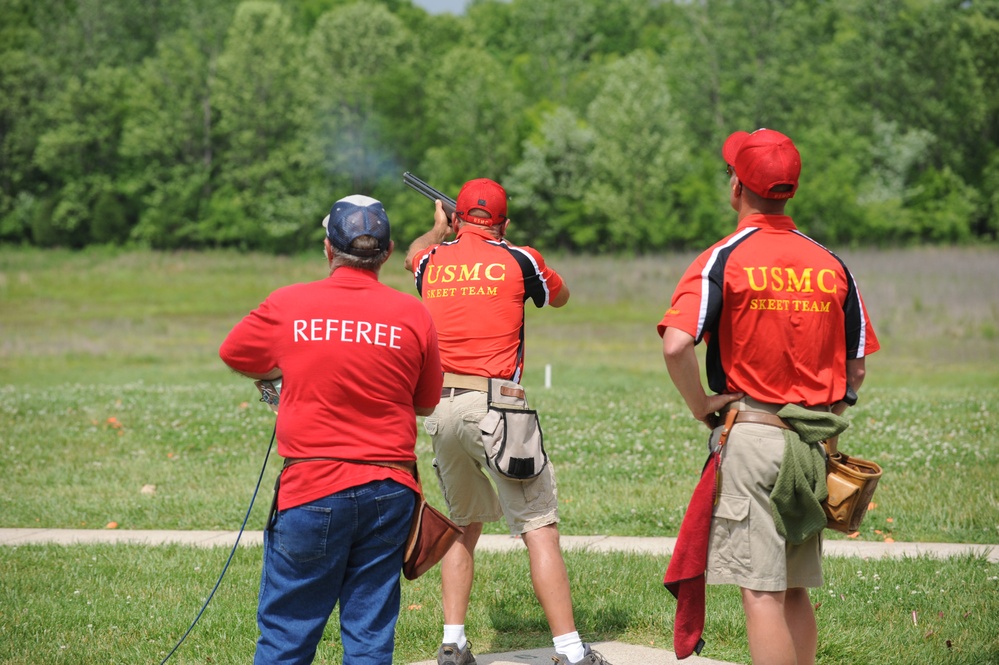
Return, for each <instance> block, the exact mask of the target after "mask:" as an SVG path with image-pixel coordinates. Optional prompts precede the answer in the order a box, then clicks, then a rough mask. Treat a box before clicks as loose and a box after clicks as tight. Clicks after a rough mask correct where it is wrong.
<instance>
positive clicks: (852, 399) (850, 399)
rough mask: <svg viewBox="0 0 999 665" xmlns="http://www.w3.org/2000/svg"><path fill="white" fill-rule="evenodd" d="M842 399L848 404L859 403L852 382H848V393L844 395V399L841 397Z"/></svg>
mask: <svg viewBox="0 0 999 665" xmlns="http://www.w3.org/2000/svg"><path fill="white" fill-rule="evenodd" d="M840 401H841V402H843V403H844V404H846V405H847V406H853V405H854V404H856V403H857V391H856V390H854V389H853V387H851V386H850V384H847V385H846V394H845V395H843V399H841V400H840Z"/></svg>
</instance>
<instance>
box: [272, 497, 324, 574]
mask: <svg viewBox="0 0 999 665" xmlns="http://www.w3.org/2000/svg"><path fill="white" fill-rule="evenodd" d="M331 517H332V511H331V510H330V509H329V508H323V507H320V506H310V505H305V506H298V507H296V508H290V509H288V510H286V511H284V512H283V513H281V518H280V519H279V520H278V521H277V523H276V524H275V525H274V538H275V541H276V542H275V545H276V546H277V548H278V549H279V550H281V551H282V552H284V553H285V554H286V555H288V556H289V557H290V558H292V559H294V560H295V561H298V562H300V563H302V562H305V561H312V560H314V559H319V558H322V557H324V556H326V538H327V536H326V535H327V533H329V528H330V519H331Z"/></svg>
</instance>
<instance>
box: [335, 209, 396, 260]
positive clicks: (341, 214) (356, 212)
mask: <svg viewBox="0 0 999 665" xmlns="http://www.w3.org/2000/svg"><path fill="white" fill-rule="evenodd" d="M323 228H324V229H326V237H327V238H329V241H330V244H331V245H333V246H334V247H336V248H337V249H338V250H340V251H341V252H343V253H345V254H350V255H352V256H377V255H379V254H381V253H382V252H384V251H386V250H387V249H388V248H389V243H390V240H391V238H390V235H391V230H390V228H389V220H388V215H387V214H386V213H385V208H384V206H382V204H381V202H380V201H377V200H375V199H373V198H371V197H370V196H364V195H363V194H352V195H350V196H345V197H344V198H342V199H340V200H339V201H337V202H336V203H334V204H333V207H332V208H331V209H330V214H328V215H326V217H325V218H324V219H323ZM362 236H371V237H372V238H374V239H375V240H377V241H378V247H377V248H376V249H357V248H356V247H351V244H352V243H353V242H354V241H355V240H357V239H358V238H360V237H362Z"/></svg>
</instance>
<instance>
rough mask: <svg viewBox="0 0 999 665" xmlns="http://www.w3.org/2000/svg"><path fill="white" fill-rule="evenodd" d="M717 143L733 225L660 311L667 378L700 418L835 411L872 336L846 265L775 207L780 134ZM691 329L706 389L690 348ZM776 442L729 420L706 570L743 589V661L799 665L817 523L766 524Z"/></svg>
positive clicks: (778, 453) (807, 625)
mask: <svg viewBox="0 0 999 665" xmlns="http://www.w3.org/2000/svg"><path fill="white" fill-rule="evenodd" d="M722 155H723V157H724V159H725V162H726V163H727V164H728V165H729V174H730V180H729V190H730V203H731V205H732V208H734V209H735V210H736V212H737V213H738V225H737V227H736V230H735V232H734V233H732V234H731V235H729V236H727V237H726V238H723V239H722V240H720V241H718V242H717V243H715V244H714V245H712V246H711V247H710V248H708V249H707V250H706V251H705V252H703V253H702V254H701V255H700V256H698V257H697V259H696V260H695V261H694V262H693V264H691V266H690V267H689V268H688V269H687V271H686V272H685V273H684V275H683V277H682V278H681V280H680V283H679V285H678V286H677V288H676V291H675V292H674V294H673V298H672V302H671V305H670V308H669V310H668V311H667V312H666V314H665V315H664V316H663V318H662V320H661V321H660V323H659V326H658V331H659V334H660V335H661V336H662V338H663V355H664V357H665V360H666V366H667V369H668V371H669V375H670V378H671V379H672V380H673V383H674V384H675V385H676V388H677V390H678V391H679V392H680V394H681V395H682V396H683V399H684V401H685V402H686V404H687V406H688V408H689V409H690V411H691V413H693V415H694V417H695V418H697V419H698V420H700V421H702V422H704V423H705V424H706V425H708V427H712V428H714V427H715V426H716V425H718V419H719V416H720V415H722V414H724V413H726V412H727V411H728V410H733V409H734V410H738V411H740V412H743V411H747V412H753V411H755V412H760V413H764V414H771V415H772V414H776V413H777V412H778V411H780V410H781V409H782V408H784V407H785V406H786V405H798V406H800V407H804V408H805V409H808V410H809V411H814V412H818V413H819V414H821V413H826V414H828V413H830V412H831V413H835V414H839V413H842V411H844V410H845V409H846V406H847V403H848V402H849V403H852V402H853V401H855V393H854V391H855V390H857V389H858V388H860V385H861V384H862V383H863V381H864V376H865V373H866V370H865V359H866V357H867V355H868V354H869V353H873V352H875V351H877V350H878V348H879V344H878V341H877V338H876V336H875V334H874V329H873V328H872V327H871V323H870V321H869V319H868V317H867V310H866V308H865V306H864V303H863V301H862V300H861V297H860V292H859V291H858V289H857V284H856V281H855V280H854V278H853V275H852V274H851V273H850V271H849V270H848V269H847V267H846V265H845V264H844V263H843V262H842V261H841V260H840V259H839V258H838V257H837V256H836V255H835V254H833V253H832V252H830V251H829V250H827V249H826V248H825V247H822V246H821V245H819V244H818V243H816V242H815V241H814V240H811V239H810V238H808V237H807V236H805V235H804V234H802V233H801V232H800V231H798V229H797V228H796V227H795V225H794V222H793V220H792V219H791V218H790V217H788V216H787V215H785V214H784V206H785V204H786V202H787V201H788V200H789V199H790V198H791V197H793V196H794V194H795V191H796V190H797V188H798V175H799V173H800V171H801V158H800V155H799V154H798V150H797V148H796V147H795V145H794V143H793V142H792V141H791V139H790V138H788V137H787V136H785V135H783V134H781V133H780V132H776V131H773V130H770V129H760V130H757V131H755V132H753V133H752V134H749V133H747V132H735V133H734V134H732V135H731V136H729V137H728V139H727V140H726V141H725V144H724V147H723V148H722ZM702 340H704V341H706V342H707V345H708V346H707V352H706V363H707V372H706V373H707V381H708V387H709V389H710V394H709V393H707V392H706V391H705V390H704V388H703V386H702V385H701V375H700V367H699V363H698V359H697V356H696V355H695V351H694V346H695V344H697V343H699V342H701V341H702ZM844 400H846V401H844ZM819 417H821V416H819ZM746 419H747V420H749V418H748V417H747V418H746ZM757 420H758V419H757ZM777 422H778V423H779V422H780V420H777ZM736 423H738V420H736ZM784 452H785V438H784V432H783V431H782V430H781V429H780V428H779V427H778V426H774V425H770V424H760V423H759V422H746V423H744V424H736V425H734V426H733V427H732V430H731V433H730V435H729V437H728V440H727V443H726V444H725V447H724V449H723V457H722V466H721V469H722V471H723V474H722V485H721V491H720V496H719V498H718V501H717V504H716V505H715V507H714V512H713V517H712V520H711V530H710V540H709V543H708V561H707V571H706V580H707V583H708V584H736V585H738V586H739V587H740V588H741V591H742V604H743V609H744V611H745V614H746V628H747V633H748V637H749V649H750V653H751V655H752V659H753V662H754V663H759V664H766V665H808V664H811V663H814V662H815V654H816V648H817V628H816V624H815V614H814V612H813V610H812V604H811V601H810V599H809V596H808V591H807V589H808V587H817V586H820V585H821V584H822V561H821V552H822V541H821V526H819V527H818V531H817V533H815V535H814V536H811V537H809V538H808V539H807V540H805V541H804V542H802V543H800V544H792V543H790V542H786V541H785V538H784V537H783V536H781V535H780V533H779V532H778V525H777V524H775V519H774V517H773V516H772V514H771V509H770V504H771V498H772V496H771V495H772V494H774V496H776V495H775V493H773V492H772V490H773V488H774V485H775V482H776V480H777V477H778V473H779V471H780V470H781V467H782V462H783V460H784V459H785V457H784ZM821 482H823V483H824V477H823V478H822V479H821Z"/></svg>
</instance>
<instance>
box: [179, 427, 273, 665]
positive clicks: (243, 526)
mask: <svg viewBox="0 0 999 665" xmlns="http://www.w3.org/2000/svg"><path fill="white" fill-rule="evenodd" d="M276 436H277V424H275V425H274V432H273V433H272V434H271V442H270V444H269V445H268V446H267V453H266V454H265V455H264V464H263V466H261V467H260V477H259V478H257V486H256V487H254V488H253V496H252V497H250V506H249V508H247V509H246V517H244V518H243V524H242V525H241V526H240V527H239V533H238V534H236V542H235V543H233V545H232V551H231V552H229V558H228V559H227V560H226V562H225V566H223V567H222V572H221V573H220V574H219V578H218V580H217V581H216V582H215V587H214V588H213V589H212V592H211V593H210V594H208V598H206V599H205V604H204V605H202V606H201V611H199V612H198V616H196V617H194V621H192V622H191V625H190V626H189V627H188V629H187V632H185V633H184V635H183V637H181V638H180V640H178V642H177V644H176V645H174V647H173V649H171V650H170V653H168V654H167V655H166V658H164V659H163V660H161V661H160V665H163V664H164V663H165V662H167V661H168V660H170V656H172V655H173V654H174V652H176V651H177V649H179V648H180V645H181V644H183V643H184V640H186V639H187V636H188V635H190V634H191V631H192V630H194V626H196V625H197V623H198V621H199V620H200V619H201V615H202V614H204V613H205V609H206V608H207V607H208V603H209V602H211V600H212V597H213V596H214V595H215V592H216V591H218V588H219V585H220V584H222V578H223V577H225V573H226V571H227V570H229V563H230V562H232V557H233V556H234V555H235V554H236V548H237V547H239V539H240V538H241V537H242V536H243V531H244V530H245V529H246V523H247V521H249V519H250V511H251V510H253V503H254V501H256V500H257V492H259V491H260V483H261V482H263V479H264V471H266V470H267V460H268V459H269V458H270V456H271V448H273V447H274V439H275V437H276Z"/></svg>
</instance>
